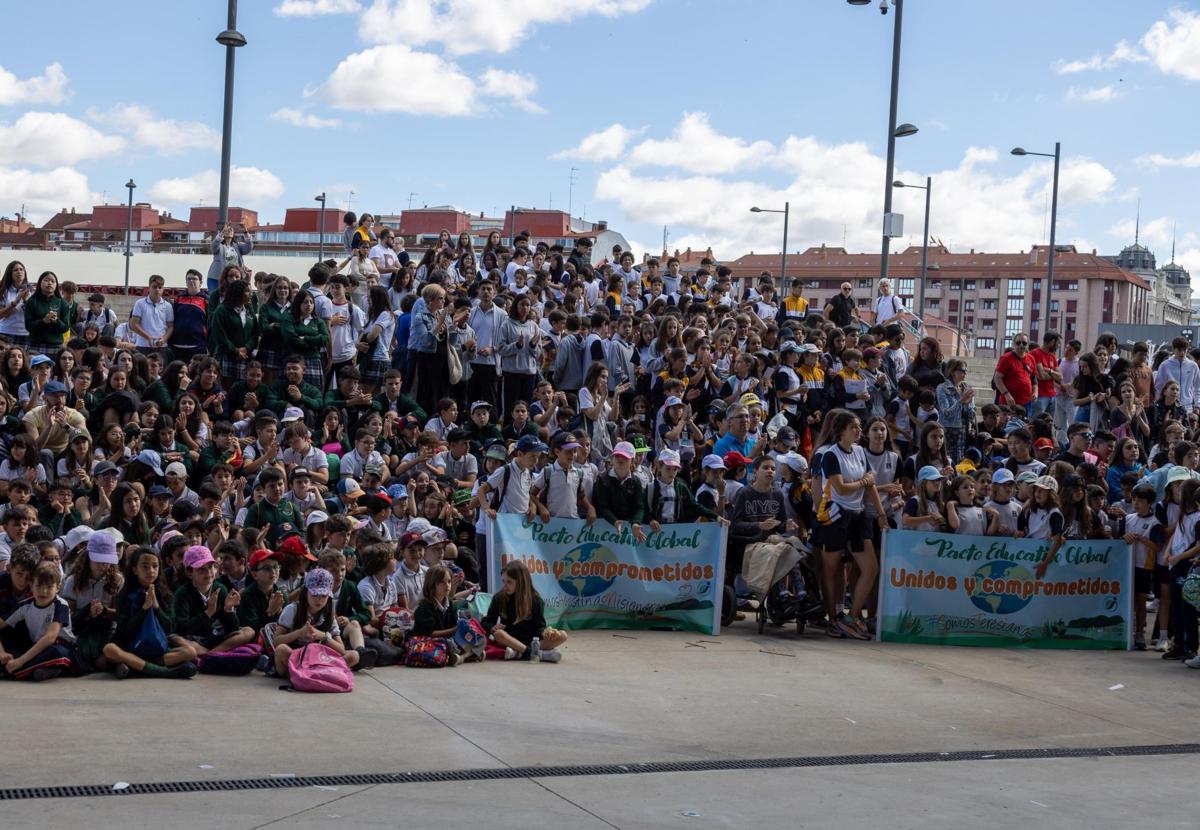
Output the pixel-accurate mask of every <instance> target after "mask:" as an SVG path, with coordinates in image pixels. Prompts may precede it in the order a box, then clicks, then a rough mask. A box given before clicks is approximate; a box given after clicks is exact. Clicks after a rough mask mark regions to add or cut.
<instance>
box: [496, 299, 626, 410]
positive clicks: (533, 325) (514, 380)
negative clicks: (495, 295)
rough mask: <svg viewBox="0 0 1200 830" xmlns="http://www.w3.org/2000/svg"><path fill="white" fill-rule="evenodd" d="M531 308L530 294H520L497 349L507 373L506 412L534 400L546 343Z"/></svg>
mask: <svg viewBox="0 0 1200 830" xmlns="http://www.w3.org/2000/svg"><path fill="white" fill-rule="evenodd" d="M530 307H531V301H530V299H529V297H528V296H521V297H518V298H517V299H516V302H515V303H514V304H513V309H512V313H511V314H510V315H509V317H508V318H507V319H506V320H504V321H503V322H502V323H501V324H500V338H499V344H500V345H499V346H498V347H497V349H496V351H497V352H498V353H499V354H500V371H501V372H503V373H504V409H505V410H506V411H507V410H511V409H512V407H513V405H515V404H516V402H517V401H531V400H533V387H534V383H535V381H536V380H537V371H538V358H539V357H540V356H541V353H542V344H541V329H539V328H538V324H537V321H536V320H535V319H533V317H531V316H530ZM605 382H606V383H607V380H606V381H605Z"/></svg>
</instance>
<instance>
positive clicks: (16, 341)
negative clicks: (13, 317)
mask: <svg viewBox="0 0 1200 830" xmlns="http://www.w3.org/2000/svg"><path fill="white" fill-rule="evenodd" d="M0 337H2V338H4V339H5V340H7V341H8V342H9V345H12V346H20V347H21V348H22V349H25V350H27V351H28V349H29V335H28V334H0Z"/></svg>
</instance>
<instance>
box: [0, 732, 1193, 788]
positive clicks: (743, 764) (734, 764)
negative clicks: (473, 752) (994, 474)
mask: <svg viewBox="0 0 1200 830" xmlns="http://www.w3.org/2000/svg"><path fill="white" fill-rule="evenodd" d="M1197 754H1200V744H1153V745H1149V746H1106V747H1094V748H1091V749H1065V748H1063V749H1060V748H1050V749H997V750H993V751H990V752H989V751H987V750H970V751H959V752H907V753H896V754H890V755H806V756H796V757H790V758H745V759H730V760H713V761H659V762H654V763H644V764H596V765H573V766H556V767H497V768H494V769H464V770H426V771H414V772H378V773H364V774H361V775H297V776H288V777H284V778H274V777H272V778H230V779H216V780H212V781H160V782H151V783H144V784H129V785H128V786H126V787H123V788H122V789H114V788H113V785H111V784H80V785H64V786H54V787H10V788H7V789H0V801H21V800H27V799H35V798H96V797H99V796H125V795H165V794H168V793H209V792H234V791H238V790H291V789H301V788H304V787H359V786H369V785H373V784H417V783H423V784H443V783H453V782H461V781H504V780H510V779H515V778H573V777H579V776H596V775H647V774H652V773H663V772H726V771H737V770H755V769H789V768H802V767H841V766H860V765H864V764H929V763H946V762H950V761H1012V760H1018V761H1030V760H1047V759H1056V758H1132V757H1145V756H1153V755H1197Z"/></svg>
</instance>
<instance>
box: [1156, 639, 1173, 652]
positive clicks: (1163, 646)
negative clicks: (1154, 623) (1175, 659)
mask: <svg viewBox="0 0 1200 830" xmlns="http://www.w3.org/2000/svg"><path fill="white" fill-rule="evenodd" d="M1154 650H1155V651H1170V650H1171V641H1170V640H1168V639H1167V638H1166V637H1159V638H1158V642H1156V643H1155V644H1154Z"/></svg>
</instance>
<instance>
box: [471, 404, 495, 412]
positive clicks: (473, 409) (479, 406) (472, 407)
mask: <svg viewBox="0 0 1200 830" xmlns="http://www.w3.org/2000/svg"><path fill="white" fill-rule="evenodd" d="M481 407H487V408H488V409H492V405H491V404H490V403H488V402H487V401H475V403H473V404H471V412H472V414H473V413H474V412H475V410H476V409H480V408H481Z"/></svg>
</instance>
